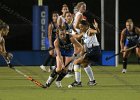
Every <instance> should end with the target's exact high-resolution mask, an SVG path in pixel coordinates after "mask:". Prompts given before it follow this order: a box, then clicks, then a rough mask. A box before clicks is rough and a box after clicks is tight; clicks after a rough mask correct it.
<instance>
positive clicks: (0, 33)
mask: <svg viewBox="0 0 140 100" xmlns="http://www.w3.org/2000/svg"><path fill="white" fill-rule="evenodd" d="M8 32H9V25H7V24H6V23H5V22H3V21H2V20H0V55H2V56H3V58H4V59H5V60H6V62H7V64H8V66H9V67H13V66H12V65H11V63H10V60H11V59H12V57H13V55H12V54H11V53H8V52H7V51H6V49H5V39H4V36H7V35H8Z"/></svg>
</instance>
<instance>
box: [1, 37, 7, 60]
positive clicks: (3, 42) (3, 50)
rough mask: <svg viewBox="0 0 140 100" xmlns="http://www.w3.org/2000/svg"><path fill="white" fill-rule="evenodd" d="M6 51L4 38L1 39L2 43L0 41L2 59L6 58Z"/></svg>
mask: <svg viewBox="0 0 140 100" xmlns="http://www.w3.org/2000/svg"><path fill="white" fill-rule="evenodd" d="M6 53H7V52H6V49H5V40H4V38H2V41H1V48H0V54H1V55H2V56H3V57H6Z"/></svg>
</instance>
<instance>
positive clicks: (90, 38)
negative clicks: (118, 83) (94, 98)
mask: <svg viewBox="0 0 140 100" xmlns="http://www.w3.org/2000/svg"><path fill="white" fill-rule="evenodd" d="M94 27H95V29H91V28H90V27H89V23H88V22H87V21H85V20H82V21H80V23H79V28H80V31H81V33H80V34H79V35H78V37H79V38H82V39H83V42H84V47H85V54H84V55H83V56H81V57H79V58H78V59H76V60H75V61H74V71H75V81H74V82H73V83H72V84H70V85H69V86H68V87H69V88H70V87H75V86H82V84H81V69H80V68H81V66H83V67H84V70H85V72H86V73H87V75H88V77H89V82H88V85H96V81H95V79H94V75H93V71H92V69H91V67H90V66H91V64H92V63H93V62H99V61H100V55H101V50H100V47H99V42H98V40H97V37H96V33H99V32H100V30H99V29H98V24H97V22H96V21H95V20H94Z"/></svg>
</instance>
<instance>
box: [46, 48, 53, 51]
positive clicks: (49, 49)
mask: <svg viewBox="0 0 140 100" xmlns="http://www.w3.org/2000/svg"><path fill="white" fill-rule="evenodd" d="M53 49H54V47H50V48H48V49H47V50H46V51H51V50H53Z"/></svg>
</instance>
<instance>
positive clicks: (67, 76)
mask: <svg viewBox="0 0 140 100" xmlns="http://www.w3.org/2000/svg"><path fill="white" fill-rule="evenodd" d="M70 77H73V75H72V74H69V73H68V74H67V75H66V76H65V78H70Z"/></svg>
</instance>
